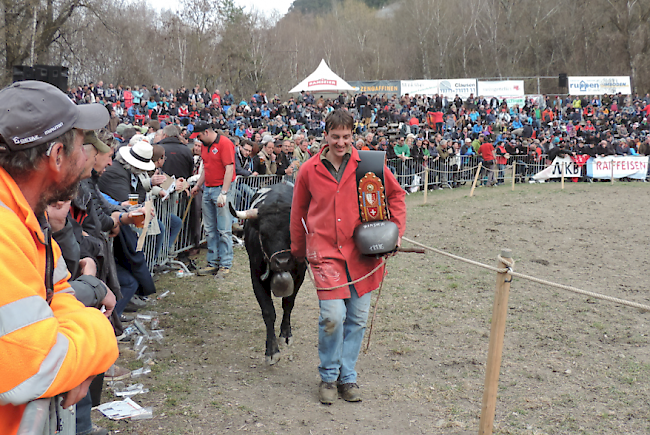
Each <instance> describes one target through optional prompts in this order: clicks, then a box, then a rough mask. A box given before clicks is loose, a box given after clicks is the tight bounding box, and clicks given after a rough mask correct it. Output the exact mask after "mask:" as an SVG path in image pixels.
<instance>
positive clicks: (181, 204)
mask: <svg viewBox="0 0 650 435" xmlns="http://www.w3.org/2000/svg"><path fill="white" fill-rule="evenodd" d="M279 182H289V183H293V182H294V176H284V177H280V176H277V175H258V176H253V177H240V176H238V177H237V178H236V179H235V182H234V183H233V185H232V187H231V188H233V189H235V196H234V203H233V205H234V207H235V209H237V210H247V209H248V208H250V205H251V202H252V199H253V196H254V195H255V193H256V192H257V191H258V190H259V189H260V188H263V187H267V186H271V185H273V184H277V183H279ZM194 201H199V199H197V197H195V198H193V199H192V202H194ZM153 206H154V209H155V211H156V219H158V221H159V222H160V223H162V228H160V229H161V234H160V236H158V235H156V234H153V233H152V232H150V231H148V232H147V236H146V238H145V243H144V247H143V252H144V255H145V258H146V259H147V265H148V266H149V271H150V272H153V270H154V267H155V266H156V265H158V266H165V265H170V266H177V267H178V268H180V269H183V270H184V271H186V272H188V273H189V271H188V270H187V267H186V266H185V264H184V263H182V262H180V261H177V260H175V258H176V257H177V256H178V255H179V254H180V253H182V252H185V251H188V250H190V249H192V248H194V247H198V246H195V244H194V243H193V242H192V234H193V229H192V228H191V225H192V219H191V213H192V212H193V211H192V210H190V211H189V212H188V211H187V208H188V207H191V206H192V205H191V203H190V197H189V196H188V195H187V194H186V193H185V192H173V193H171V194H170V195H169V197H167V199H165V200H162V199H161V198H155V199H154V200H153ZM172 215H174V216H177V217H178V218H179V219H181V220H182V225H181V229H180V232H179V233H178V236H177V237H176V241H175V242H174V241H173V240H172V241H171V242H172V243H173V244H172V246H171V247H170V246H169V245H170V230H171V226H172V225H171V221H172ZM200 222H201V225H200V228H198V229H196V231H199V232H200V237H199V239H200V241H199V244H203V243H205V242H206V237H205V229H204V227H203V221H202V219H201V220H200ZM163 229H164V231H163ZM137 232H138V233H140V232H141V231H140V230H138V231H137ZM158 237H161V238H162V241H161V242H159V243H161V247H160V252H159V253H158V255H156V242H157V241H158ZM233 239H234V240H235V241H236V242H237V243H240V244H241V243H242V242H241V240H240V239H238V238H237V237H236V236H233Z"/></svg>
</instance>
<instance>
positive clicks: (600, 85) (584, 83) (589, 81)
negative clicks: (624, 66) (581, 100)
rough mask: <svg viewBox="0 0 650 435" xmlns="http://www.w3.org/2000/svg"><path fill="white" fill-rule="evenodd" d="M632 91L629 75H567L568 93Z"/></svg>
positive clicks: (587, 93)
mask: <svg viewBox="0 0 650 435" xmlns="http://www.w3.org/2000/svg"><path fill="white" fill-rule="evenodd" d="M619 92H620V93H621V94H624V95H629V94H631V93H632V87H631V86H630V77H629V76H618V77H600V76H591V77H569V95H604V94H618V93H619Z"/></svg>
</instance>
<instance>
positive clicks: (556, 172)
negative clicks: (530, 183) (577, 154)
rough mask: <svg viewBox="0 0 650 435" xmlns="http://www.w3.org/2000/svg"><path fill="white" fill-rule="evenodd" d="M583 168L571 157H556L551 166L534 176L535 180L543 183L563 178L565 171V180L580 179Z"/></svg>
mask: <svg viewBox="0 0 650 435" xmlns="http://www.w3.org/2000/svg"><path fill="white" fill-rule="evenodd" d="M581 166H582V165H579V164H578V163H576V162H574V161H573V160H571V158H570V157H556V158H555V160H553V163H551V164H550V166H548V167H547V168H546V169H544V170H543V171H540V172H538V173H537V174H535V175H533V180H537V181H542V180H548V179H549V178H562V171H564V178H573V177H580V174H581V173H582V168H581Z"/></svg>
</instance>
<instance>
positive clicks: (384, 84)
mask: <svg viewBox="0 0 650 435" xmlns="http://www.w3.org/2000/svg"><path fill="white" fill-rule="evenodd" d="M348 84H349V85H350V86H354V87H355V88H358V90H357V92H359V93H361V92H365V93H366V94H369V95H383V94H386V95H401V93H400V87H401V86H400V81H399V80H374V81H352V82H348Z"/></svg>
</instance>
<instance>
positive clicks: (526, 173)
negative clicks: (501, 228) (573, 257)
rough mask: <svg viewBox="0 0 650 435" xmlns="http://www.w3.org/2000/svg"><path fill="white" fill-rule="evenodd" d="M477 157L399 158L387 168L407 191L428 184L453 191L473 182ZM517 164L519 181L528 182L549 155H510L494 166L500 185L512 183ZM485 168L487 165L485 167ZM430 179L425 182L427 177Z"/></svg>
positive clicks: (540, 168) (541, 167)
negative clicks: (500, 163)
mask: <svg viewBox="0 0 650 435" xmlns="http://www.w3.org/2000/svg"><path fill="white" fill-rule="evenodd" d="M481 161H482V159H481V157H480V156H477V155H470V156H452V157H449V158H447V159H444V160H443V159H440V158H437V159H434V158H429V159H413V158H407V159H406V160H402V159H400V158H397V159H391V160H388V162H387V166H388V168H389V169H390V170H391V171H392V172H393V174H394V175H395V177H396V178H397V181H399V183H400V185H401V186H402V187H404V188H405V189H408V188H411V189H412V190H416V189H418V188H424V185H425V182H426V184H427V186H428V187H429V188H430V189H437V188H445V187H447V188H451V187H456V186H457V185H460V184H463V183H467V182H469V183H471V182H472V181H473V180H474V176H475V174H476V170H477V168H478V164H479V162H481ZM514 162H516V166H515V177H516V178H517V180H518V181H521V182H524V181H528V180H529V179H530V178H531V177H532V176H533V175H535V174H536V173H538V172H540V171H542V170H543V169H544V168H546V156H544V155H542V156H541V157H540V158H539V159H534V158H530V157H528V156H510V157H509V158H508V159H507V160H506V163H505V164H503V165H498V164H495V165H494V169H493V170H494V171H495V178H496V179H497V180H498V181H500V182H505V181H506V180H512V165H513V163H514ZM484 166H485V165H484ZM488 170H489V169H487V168H485V167H483V169H482V175H481V178H482V179H484V178H487V171H488ZM425 173H426V174H427V175H428V180H425V179H424V176H425V175H424V174H425Z"/></svg>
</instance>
